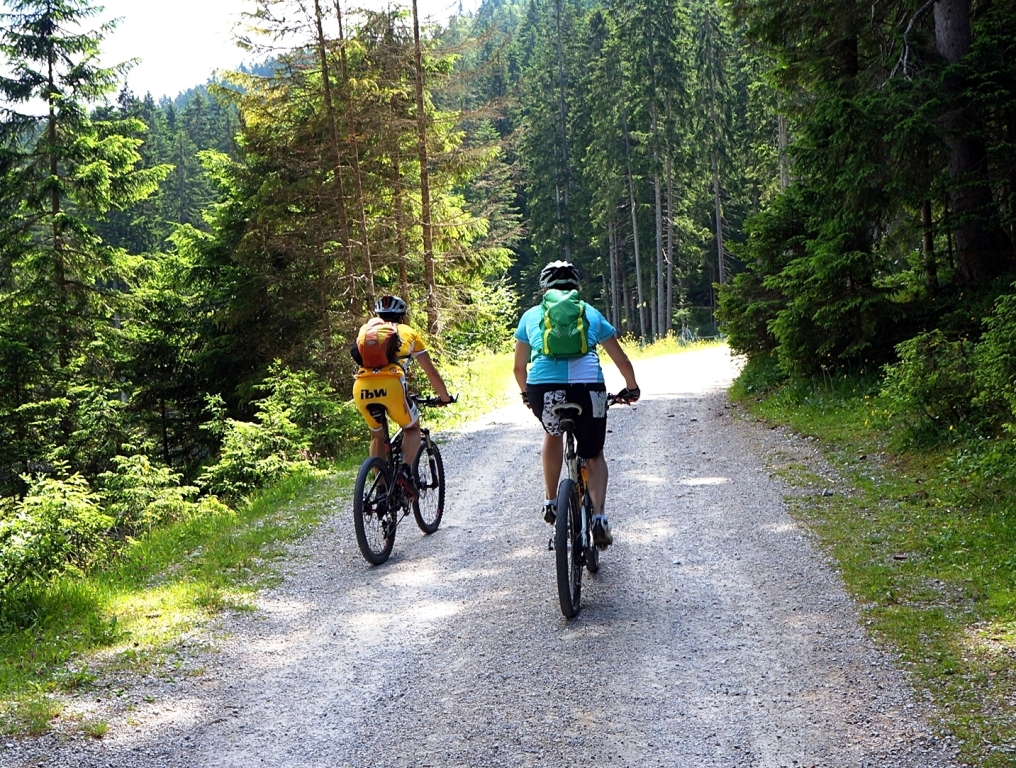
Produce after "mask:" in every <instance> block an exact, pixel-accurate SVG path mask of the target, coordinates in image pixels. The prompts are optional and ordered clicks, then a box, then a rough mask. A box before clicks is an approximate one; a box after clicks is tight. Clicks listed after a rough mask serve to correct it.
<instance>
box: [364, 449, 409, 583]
mask: <svg viewBox="0 0 1016 768" xmlns="http://www.w3.org/2000/svg"><path fill="white" fill-rule="evenodd" d="M390 488H392V478H391V475H390V473H389V472H388V466H387V465H386V464H385V462H384V461H383V460H382V459H380V458H378V457H377V456H372V457H371V458H369V459H367V460H366V461H365V462H363V465H362V466H361V467H360V473H359V474H358V475H357V476H356V486H355V489H354V490H353V527H354V528H355V529H356V543H357V545H358V546H359V547H360V554H362V555H363V559H364V560H366V561H367V562H368V563H370V564H371V565H381V563H383V562H384V561H385V560H387V559H388V556H389V555H390V554H391V553H392V546H393V545H394V544H395V521H396V515H397V514H398V510H394V509H389V489H390Z"/></svg>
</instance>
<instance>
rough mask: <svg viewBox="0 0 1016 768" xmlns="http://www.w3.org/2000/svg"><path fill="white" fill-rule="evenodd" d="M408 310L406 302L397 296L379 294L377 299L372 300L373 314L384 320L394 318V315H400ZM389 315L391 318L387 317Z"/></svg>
mask: <svg viewBox="0 0 1016 768" xmlns="http://www.w3.org/2000/svg"><path fill="white" fill-rule="evenodd" d="M408 311H409V307H408V306H406V302H404V301H403V300H402V299H400V298H399V297H398V296H387V295H386V296H379V297H378V300H377V301H375V302H374V314H375V315H377V316H378V317H383V318H384V319H385V320H388V319H394V317H396V316H399V317H401V316H402V315H404V314H406V312H408ZM389 315H390V316H391V318H389V317H388V316H389Z"/></svg>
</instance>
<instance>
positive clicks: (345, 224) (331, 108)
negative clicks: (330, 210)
mask: <svg viewBox="0 0 1016 768" xmlns="http://www.w3.org/2000/svg"><path fill="white" fill-rule="evenodd" d="M315 12H316V22H317V49H318V58H319V59H320V64H321V83H322V87H323V90H324V100H325V119H326V121H327V124H328V139H329V141H330V142H331V145H332V152H333V154H334V155H335V167H334V169H333V171H332V183H333V184H334V185H335V197H336V202H337V203H338V207H339V210H338V213H339V242H340V243H341V245H342V254H343V257H344V259H345V262H346V281H347V290H348V292H349V306H350V308H355V307H356V294H357V291H356V268H355V266H354V265H353V249H352V246H351V244H350V242H349V220H348V218H347V215H346V190H345V187H344V184H343V181H342V151H341V149H340V144H339V129H338V126H337V125H336V119H335V105H334V102H333V100H332V78H331V75H330V73H329V67H328V51H327V49H326V48H325V35H324V28H323V26H322V23H321V8H320V3H319V0H315ZM364 309H366V306H364Z"/></svg>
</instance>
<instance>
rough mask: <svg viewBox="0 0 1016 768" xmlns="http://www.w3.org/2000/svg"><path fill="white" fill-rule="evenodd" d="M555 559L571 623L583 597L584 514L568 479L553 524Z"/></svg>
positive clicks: (560, 489)
mask: <svg viewBox="0 0 1016 768" xmlns="http://www.w3.org/2000/svg"><path fill="white" fill-rule="evenodd" d="M554 526H555V527H554V556H555V560H556V564H557V596H558V598H559V599H560V601H561V613H563V614H564V617H565V618H566V619H571V618H574V617H575V616H576V614H578V612H579V600H580V598H581V596H582V565H583V562H584V557H583V555H584V551H583V549H584V548H583V542H582V512H581V510H580V509H579V494H578V489H577V488H576V486H575V482H574V481H573V480H572V479H571V478H565V479H564V480H562V481H561V485H560V486H558V490H557V522H556V523H555V524H554Z"/></svg>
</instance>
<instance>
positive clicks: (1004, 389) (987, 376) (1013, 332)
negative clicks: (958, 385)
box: [975, 294, 1016, 428]
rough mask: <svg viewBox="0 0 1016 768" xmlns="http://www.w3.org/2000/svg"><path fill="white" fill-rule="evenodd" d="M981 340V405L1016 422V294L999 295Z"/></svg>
mask: <svg viewBox="0 0 1016 768" xmlns="http://www.w3.org/2000/svg"><path fill="white" fill-rule="evenodd" d="M984 324H985V331H984V334H983V335H982V336H981V339H980V341H979V342H978V343H977V348H976V352H975V364H976V372H977V383H978V393H977V397H976V402H977V404H978V405H979V406H980V407H981V408H983V409H985V410H986V411H987V412H989V413H992V414H995V415H996V416H997V418H998V420H999V421H1002V422H1007V423H1008V424H1009V425H1010V428H1011V425H1012V424H1013V423H1014V422H1016V294H1008V295H1005V296H1002V297H1000V298H999V300H998V302H997V303H996V305H995V308H994V310H993V311H992V312H991V314H990V315H988V317H987V318H986V319H985V321H984Z"/></svg>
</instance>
